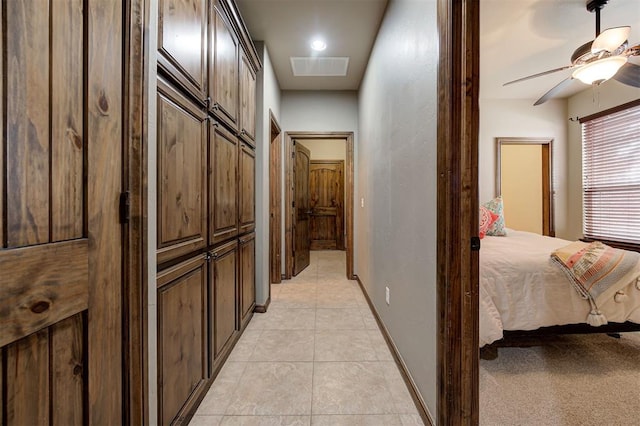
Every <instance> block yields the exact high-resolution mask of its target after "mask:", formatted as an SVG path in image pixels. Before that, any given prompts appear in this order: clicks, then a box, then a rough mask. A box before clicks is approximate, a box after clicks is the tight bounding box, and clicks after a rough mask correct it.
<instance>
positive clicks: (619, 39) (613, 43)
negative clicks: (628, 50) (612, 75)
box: [591, 27, 631, 53]
mask: <svg viewBox="0 0 640 426" xmlns="http://www.w3.org/2000/svg"><path fill="white" fill-rule="evenodd" d="M630 32H631V27H615V28H608V29H606V30H604V31H603V32H601V33H600V35H599V36H598V37H596V39H595V40H593V43H592V44H591V53H600V52H602V51H603V50H606V51H607V52H613V51H614V50H616V49H617V48H618V47H620V45H621V44H622V43H624V42H625V41H626V40H627V38H628V37H629V33H630Z"/></svg>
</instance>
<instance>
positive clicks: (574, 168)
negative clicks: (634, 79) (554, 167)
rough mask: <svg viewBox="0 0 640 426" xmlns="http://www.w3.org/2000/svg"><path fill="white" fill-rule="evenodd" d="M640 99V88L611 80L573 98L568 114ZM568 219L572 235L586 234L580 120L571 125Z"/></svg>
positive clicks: (578, 115) (571, 115) (585, 113)
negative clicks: (583, 224) (584, 227)
mask: <svg viewBox="0 0 640 426" xmlns="http://www.w3.org/2000/svg"><path fill="white" fill-rule="evenodd" d="M636 99H640V89H639V88H634V87H631V86H626V85H624V84H621V83H618V82H617V81H615V80H609V81H607V82H606V83H603V84H602V85H601V86H600V87H599V88H597V89H595V91H594V90H593V89H591V88H589V89H587V90H584V91H582V92H580V93H578V94H577V95H574V96H572V97H571V98H569V102H568V117H572V118H573V119H574V120H575V118H576V117H586V116H588V115H591V114H595V113H596V112H600V111H604V110H606V109H609V108H613V107H615V106H618V105H622V104H624V103H627V102H630V101H633V100H636ZM568 154H569V162H568V179H569V188H570V189H571V191H570V192H569V197H568V203H569V210H568V221H569V226H570V228H569V230H570V233H571V234H572V235H576V236H577V237H581V236H582V126H581V125H580V123H578V122H577V121H572V122H570V123H569V129H568Z"/></svg>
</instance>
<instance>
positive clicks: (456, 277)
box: [436, 0, 480, 426]
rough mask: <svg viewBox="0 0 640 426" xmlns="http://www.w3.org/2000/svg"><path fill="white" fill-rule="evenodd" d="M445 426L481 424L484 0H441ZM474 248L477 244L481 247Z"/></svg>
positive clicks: (440, 346)
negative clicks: (480, 194) (480, 175)
mask: <svg viewBox="0 0 640 426" xmlns="http://www.w3.org/2000/svg"><path fill="white" fill-rule="evenodd" d="M437 9H438V10H437V13H438V34H439V40H438V43H439V60H438V110H437V115H438V128H437V134H438V142H437V150H438V154H437V156H438V166H437V174H438V190H437V191H438V201H437V208H438V227H437V229H438V230H437V264H438V270H437V308H436V312H437V336H438V339H437V369H438V373H437V390H436V393H437V403H436V410H437V412H436V419H437V424H439V425H445V424H446V425H452V426H457V425H477V424H478V421H479V364H480V360H479V322H480V321H479V317H478V313H479V307H478V304H479V289H478V285H479V253H478V251H476V250H474V249H472V243H473V242H476V241H479V239H477V238H478V208H479V206H478V137H479V116H480V114H479V106H478V99H479V87H480V54H479V52H480V50H479V47H480V43H479V41H480V0H438V2H437ZM474 245H475V244H474Z"/></svg>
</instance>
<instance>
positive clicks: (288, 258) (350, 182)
mask: <svg viewBox="0 0 640 426" xmlns="http://www.w3.org/2000/svg"><path fill="white" fill-rule="evenodd" d="M284 135H285V182H284V183H285V190H284V195H285V201H284V220H285V225H284V229H285V257H284V258H285V268H284V278H285V279H291V277H292V276H293V234H292V232H293V213H294V210H293V208H292V202H293V183H294V182H293V161H292V159H293V152H294V147H293V141H294V140H303V141H304V140H305V139H307V140H308V139H344V140H346V143H345V145H346V161H345V178H344V179H345V181H344V182H345V185H344V186H345V188H344V190H345V191H346V199H347V201H346V205H345V206H344V220H345V228H346V234H347V238H346V241H345V248H346V252H347V268H346V275H347V278H348V279H350V280H354V279H356V277H355V275H354V273H353V254H354V253H353V232H354V230H353V210H354V206H353V200H354V191H355V189H354V147H353V132H298V131H294V132H285V134H284Z"/></svg>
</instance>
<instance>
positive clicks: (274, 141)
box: [269, 109, 282, 299]
mask: <svg viewBox="0 0 640 426" xmlns="http://www.w3.org/2000/svg"><path fill="white" fill-rule="evenodd" d="M269 137H270V142H269V283H270V284H278V283H281V282H282V257H281V256H282V129H281V128H280V125H279V124H278V120H276V117H275V115H273V111H271V109H269ZM272 207H273V211H271V208H272ZM271 215H273V217H272V216H271ZM270 298H271V286H269V299H270Z"/></svg>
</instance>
